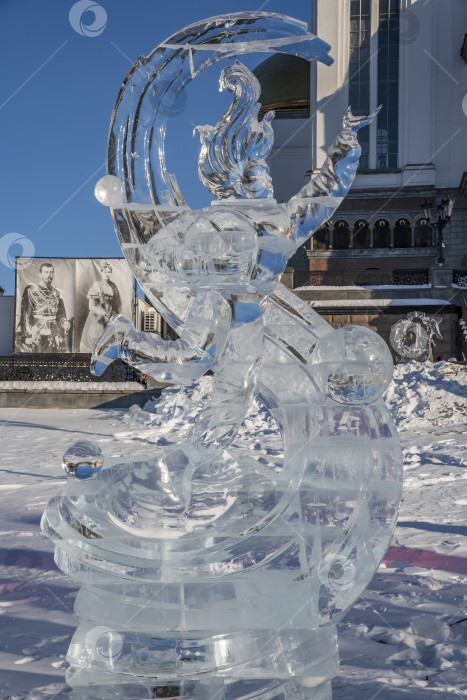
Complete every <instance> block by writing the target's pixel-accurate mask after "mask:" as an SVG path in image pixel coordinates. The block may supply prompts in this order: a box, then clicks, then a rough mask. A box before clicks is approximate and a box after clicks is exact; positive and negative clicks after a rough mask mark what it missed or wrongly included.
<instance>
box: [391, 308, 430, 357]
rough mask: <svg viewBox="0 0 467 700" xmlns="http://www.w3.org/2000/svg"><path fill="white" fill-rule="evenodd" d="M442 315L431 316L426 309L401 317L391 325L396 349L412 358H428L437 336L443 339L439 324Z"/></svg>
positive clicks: (392, 338) (404, 355) (402, 355)
mask: <svg viewBox="0 0 467 700" xmlns="http://www.w3.org/2000/svg"><path fill="white" fill-rule="evenodd" d="M442 320H443V318H442V316H433V317H432V318H430V317H429V316H427V315H426V314H425V313H424V311H410V312H409V313H408V314H407V318H401V319H400V320H399V321H397V323H395V324H394V325H393V326H392V327H391V333H390V336H389V340H390V343H391V345H392V347H393V348H394V350H395V351H396V352H397V353H398V354H399V355H400V356H401V357H404V358H406V359H410V360H420V361H424V360H427V359H428V358H429V356H430V352H431V349H432V347H433V346H434V345H435V340H434V339H435V338H438V339H442V337H443V336H442V335H441V333H440V330H439V325H440V323H441V322H442Z"/></svg>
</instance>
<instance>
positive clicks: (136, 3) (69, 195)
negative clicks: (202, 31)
mask: <svg viewBox="0 0 467 700" xmlns="http://www.w3.org/2000/svg"><path fill="white" fill-rule="evenodd" d="M74 4H75V3H74V2H71V0H70V1H69V0H41V1H40V2H38V1H37V0H2V1H1V3H0V25H1V26H2V29H3V32H2V41H1V42H0V62H1V75H2V80H1V84H0V124H1V130H2V137H3V138H2V183H1V192H2V206H1V208H0V210H1V216H0V259H1V260H2V262H0V286H2V287H3V288H4V289H5V290H6V293H7V294H13V293H14V271H13V269H12V265H11V264H10V265H9V264H8V261H7V255H9V256H10V258H13V259H14V256H15V255H21V254H22V252H23V251H22V247H21V245H20V244H12V243H11V241H12V239H14V236H12V235H10V234H18V236H23V237H25V239H26V242H27V245H28V246H29V249H30V250H28V251H26V252H28V253H29V252H30V251H31V249H32V246H33V249H34V253H35V255H38V256H43V257H47V256H51V257H62V256H63V257H67V256H76V257H94V256H95V257H114V256H119V255H120V254H121V253H120V248H119V246H118V243H117V239H116V236H115V232H114V229H113V225H112V220H111V217H110V213H109V211H108V210H107V209H106V208H105V207H103V206H102V205H100V204H99V203H98V202H97V201H96V200H95V198H94V185H95V183H96V182H97V180H98V179H99V178H100V177H102V176H103V175H104V174H105V157H106V147H107V136H108V129H109V123H110V116H111V113H112V109H113V105H114V102H115V99H116V97H117V94H118V90H119V88H120V86H121V84H122V82H123V79H124V77H125V75H126V74H127V72H128V70H129V69H130V67H131V65H132V63H133V62H134V61H135V60H136V59H137V58H138V56H141V55H147V54H148V53H149V52H150V51H151V50H152V49H153V48H154V47H155V46H157V44H159V43H160V42H161V41H163V40H164V39H166V38H167V37H169V36H170V35H171V34H173V33H174V32H175V31H177V30H178V29H181V28H182V27H184V26H186V25H188V24H191V23H192V22H195V21H197V20H199V19H203V18H205V17H211V16H214V15H217V14H222V13H224V12H238V11H240V10H255V9H263V10H265V11H268V12H279V13H283V14H287V15H290V16H293V17H296V18H297V19H301V20H304V21H306V22H307V23H308V24H309V22H310V5H311V3H310V0H287V1H286V0H266V1H265V0H252V1H251V2H247V1H245V2H236V1H235V0H232V2H224V1H222V0H221V1H220V2H219V1H218V2H214V1H213V0H201V1H200V2H197V3H194V2H189V1H188V0H178V1H177V2H170V1H166V2H162V0H152V1H150V0H132V2H129V0H102V2H99V5H100V7H101V8H103V9H102V10H101V9H99V8H97V11H98V12H99V13H100V17H99V19H100V24H99V25H98V26H97V28H96V30H95V33H94V35H93V36H83V35H82V34H79V32H78V31H76V30H75V29H74V28H73V27H72V25H71V24H70V21H69V12H70V9H71V8H72V6H73V5H74ZM96 17H97V16H95V15H94V14H93V13H92V12H90V11H88V12H87V13H84V14H82V16H81V21H82V24H81V27H83V26H89V25H91V24H92V22H93V21H94V20H95V18H96ZM76 26H77V27H78V30H79V29H80V25H79V24H77V25H76ZM81 31H82V29H81ZM266 57H267V55H265V54H263V55H258V54H256V55H255V56H252V57H251V58H248V59H243V58H242V60H245V62H246V63H247V64H248V65H250V67H251V66H252V65H255V64H256V63H258V62H259V61H260V60H264V59H265V58H266ZM221 67H222V64H221V63H218V64H217V65H216V66H213V67H212V68H211V69H209V70H207V71H205V75H203V76H202V77H201V78H198V79H197V80H196V81H194V82H193V83H192V84H191V85H190V86H189V88H188V92H187V99H186V103H185V106H184V109H183V110H182V112H181V114H180V116H178V117H176V118H173V119H171V120H170V124H169V127H168V134H167V163H168V166H169V167H168V169H169V171H172V172H175V173H176V175H177V178H178V180H179V182H180V184H181V187H182V191H183V193H184V195H185V197H186V199H187V200H188V203H189V204H190V205H191V206H195V205H196V206H200V205H206V204H208V203H209V201H210V199H211V197H210V195H209V193H207V192H205V191H204V188H202V186H201V185H200V184H199V183H198V181H197V173H196V162H197V154H198V152H199V137H198V136H197V137H196V138H193V137H192V135H191V132H192V129H193V124H195V125H197V124H205V123H209V124H215V123H216V121H217V120H218V118H219V116H220V115H221V114H222V112H223V111H224V109H225V108H226V107H227V105H228V104H229V96H228V95H224V94H219V92H218V85H217V80H218V76H219V73H220V70H221ZM23 241H24V239H23ZM7 249H8V250H7ZM5 262H6V264H5Z"/></svg>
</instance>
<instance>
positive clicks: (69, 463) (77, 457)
mask: <svg viewBox="0 0 467 700" xmlns="http://www.w3.org/2000/svg"><path fill="white" fill-rule="evenodd" d="M102 462H103V456H102V451H101V450H100V448H99V447H97V445H94V444H93V443H92V442H90V441H89V440H79V441H78V442H74V443H73V444H72V445H70V447H69V448H68V449H67V451H66V452H65V454H64V455H63V460H62V467H63V469H64V470H65V472H66V474H68V476H73V477H75V478H76V479H89V477H90V476H93V475H94V474H97V472H99V471H100V470H101V469H102Z"/></svg>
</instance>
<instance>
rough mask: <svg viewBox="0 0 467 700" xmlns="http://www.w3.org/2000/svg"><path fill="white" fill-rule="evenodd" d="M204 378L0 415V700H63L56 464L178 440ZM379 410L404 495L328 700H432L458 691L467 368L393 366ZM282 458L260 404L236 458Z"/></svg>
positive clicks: (67, 585) (63, 590) (462, 685)
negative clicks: (51, 522) (399, 456)
mask: <svg viewBox="0 0 467 700" xmlns="http://www.w3.org/2000/svg"><path fill="white" fill-rule="evenodd" d="M211 382H212V380H211V379H210V378H207V377H206V378H203V379H202V380H201V381H200V382H199V383H198V384H197V385H196V387H195V388H192V389H185V390H184V391H183V392H178V391H175V390H173V389H166V390H165V391H164V393H163V396H162V398H161V399H160V400H159V399H157V398H155V399H153V400H152V401H149V402H148V403H147V404H146V406H145V407H144V409H141V408H139V407H138V406H133V407H132V408H131V409H129V410H127V409H121V410H110V409H107V410H99V409H82V410H71V409H70V410H55V409H27V408H22V409H6V408H4V409H0V439H1V445H2V448H1V457H0V469H1V472H2V477H3V478H2V479H1V483H0V493H2V494H3V496H4V499H3V507H2V511H1V515H0V536H1V538H2V539H1V549H2V556H1V559H2V561H1V564H2V574H1V580H0V589H1V592H2V596H1V602H0V624H1V625H2V629H1V634H0V637H1V649H0V698H1V699H2V700H52V699H53V700H71V697H72V696H71V691H70V689H69V688H68V686H66V684H65V682H64V673H65V668H66V660H65V654H66V650H67V647H68V644H69V640H70V637H71V635H72V633H73V631H74V629H75V627H76V622H75V620H74V618H73V614H72V607H73V602H74V597H75V595H76V591H77V586H76V584H74V583H73V582H71V581H69V580H68V579H66V577H65V576H64V575H63V574H62V573H61V572H60V571H58V570H57V569H56V567H55V564H54V562H53V545H52V543H51V542H49V540H47V539H46V538H45V537H44V536H42V535H41V533H40V530H39V521H40V517H41V514H42V511H43V509H44V506H45V504H46V503H47V501H48V500H49V498H50V497H51V496H52V495H55V494H57V493H58V492H59V490H60V489H61V488H62V486H63V485H64V484H65V476H64V473H63V471H62V469H61V466H60V463H61V457H62V455H63V453H64V451H65V449H66V448H67V446H68V445H69V444H70V443H71V442H73V441H75V440H79V439H87V440H92V441H94V442H95V443H96V444H97V445H99V447H100V448H101V450H102V452H103V453H104V456H105V458H108V459H109V458H113V457H118V456H132V457H134V456H135V455H136V454H138V455H151V454H153V452H154V449H155V446H156V445H164V444H168V443H171V442H177V441H179V440H180V439H182V438H183V436H184V435H185V434H186V431H187V426H186V425H184V424H183V422H182V418H181V415H182V409H183V408H184V407H188V408H189V409H190V410H191V411H192V412H193V415H194V414H195V410H196V409H195V406H196V403H197V402H198V400H200V399H201V400H205V399H206V398H207V397H208V395H209V390H210V387H211ZM385 398H386V400H387V403H388V405H389V407H390V410H391V411H392V414H393V416H394V418H395V421H396V423H397V425H398V427H399V431H400V436H401V440H402V444H403V448H404V472H405V483H404V496H403V501H402V505H401V511H400V517H399V523H398V526H397V528H396V532H395V536H394V540H393V543H392V546H391V548H390V549H389V551H388V553H387V554H386V557H385V560H384V562H383V564H382V565H381V567H380V569H379V571H378V573H377V574H376V576H375V577H374V579H373V581H372V583H371V585H370V586H369V588H368V589H367V590H366V591H365V593H364V594H363V595H362V597H361V598H360V599H359V600H358V602H357V604H356V605H355V606H354V608H353V609H352V610H351V611H350V612H349V614H348V615H347V617H346V618H345V619H344V621H343V622H342V623H341V624H340V625H339V639H340V642H339V644H340V656H341V675H340V676H339V677H338V678H336V679H335V681H334V683H333V692H334V695H333V697H334V700H338V698H345V700H357V699H358V700H375V699H376V698H378V700H396V699H397V700H399V698H407V700H433V699H434V698H436V699H437V698H440V699H442V698H459V697H464V696H465V695H467V677H466V673H465V668H466V666H467V610H466V607H467V587H466V583H467V526H466V524H465V507H466V505H467V461H466V456H465V445H466V442H467V432H466V422H467V421H466V415H467V410H466V409H467V368H466V367H465V366H463V365H459V364H454V363H449V362H440V363H435V364H431V363H417V362H410V363H408V364H405V365H398V366H397V367H396V369H395V378H394V382H393V384H392V385H391V387H390V388H389V390H388V392H387V394H386V397H385ZM234 449H238V450H249V454H250V456H253V457H255V458H256V459H259V460H261V461H263V462H265V463H269V462H271V463H274V461H276V460H278V459H280V458H281V453H282V445H281V442H280V439H279V436H278V434H277V431H276V426H275V423H274V421H273V420H272V419H271V418H270V417H269V415H268V414H267V412H266V411H265V409H264V408H263V407H262V406H261V405H260V404H258V403H255V404H254V405H253V406H252V408H251V410H250V412H249V414H248V416H247V418H246V419H245V422H244V424H243V425H242V427H241V429H240V431H239V435H238V438H237V440H236V443H235V448H234Z"/></svg>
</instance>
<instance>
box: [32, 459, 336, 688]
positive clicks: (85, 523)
mask: <svg viewBox="0 0 467 700" xmlns="http://www.w3.org/2000/svg"><path fill="white" fill-rule="evenodd" d="M245 461H248V462H251V466H253V465H256V468H258V465H257V463H256V462H254V461H253V460H248V459H247V458H245ZM114 462H115V460H114ZM226 463H227V465H228V459H227V460H226ZM160 464H161V458H160V457H159V458H157V459H154V460H151V461H149V462H148V461H145V460H141V461H135V462H129V463H118V462H117V463H111V462H110V461H107V462H106V464H105V468H104V469H103V470H102V471H101V472H100V473H99V474H97V475H96V477H95V478H93V479H90V480H87V481H78V480H71V479H70V480H69V481H68V482H67V486H66V489H65V493H64V494H63V495H62V496H59V497H57V498H55V499H53V500H52V501H51V502H50V503H49V505H48V506H47V509H46V511H45V513H44V516H43V521H42V528H43V530H44V532H45V533H46V534H47V535H48V536H49V537H51V539H53V540H54V541H55V545H56V551H55V560H56V563H57V565H58V566H59V567H60V569H62V571H64V572H65V573H66V574H67V575H68V576H70V577H71V578H72V579H74V580H75V581H77V582H79V583H81V588H80V590H79V592H78V595H77V598H76V602H75V615H76V617H77V618H78V620H79V622H80V624H79V627H78V629H77V630H76V632H75V634H74V636H73V638H72V641H71V644H70V647H69V650H68V655H67V660H68V662H69V663H70V668H69V669H68V671H67V683H68V684H69V685H70V686H71V688H72V689H73V691H74V693H73V698H74V700H91V699H92V700H94V699H95V700H106V699H107V698H112V699H113V698H125V699H126V698H128V699H129V698H132V699H134V698H157V697H164V698H172V697H173V698H180V697H192V698H200V700H201V699H203V700H204V699H205V700H212V699H213V698H216V700H218V699H219V700H220V698H225V699H229V700H230V699H231V700H237V699H240V698H243V697H245V698H246V697H248V698H254V697H261V698H263V699H264V700H276V699H277V700H279V699H280V700H283V699H284V698H286V697H287V698H288V697H291V696H293V697H294V700H300V698H303V700H305V698H306V699H307V700H330V699H331V697H332V694H331V679H332V678H333V677H334V676H336V675H337V674H338V651H337V638H336V628H335V626H334V625H331V626H329V627H327V628H324V629H313V628H310V624H312V619H313V617H314V616H315V615H316V612H315V611H313V607H314V605H313V603H312V601H311V600H310V591H309V589H308V587H307V586H306V585H305V586H304V585H303V581H300V582H298V585H297V584H295V585H296V586H297V589H298V590H297V593H296V595H293V596H289V597H288V598H287V599H286V600H285V601H284V599H283V589H284V585H286V582H287V581H289V582H290V578H291V576H290V571H288V570H281V569H276V570H274V567H271V571H270V575H269V576H267V577H266V578H265V577H264V570H263V569H261V568H259V569H258V571H257V572H255V563H254V561H253V560H252V556H253V555H252V552H253V551H254V547H253V544H252V540H251V537H244V538H243V539H244V541H245V544H244V545H242V546H241V549H242V550H243V553H241V552H240V553H239V556H237V557H236V556H235V551H233V550H235V547H237V549H238V547H239V544H238V533H239V521H238V520H237V519H236V518H235V512H236V511H235V508H236V505H235V503H233V502H231V501H230V500H229V499H227V502H226V503H225V504H224V509H223V510H224V511H229V514H228V516H226V522H228V526H227V529H228V530H230V533H227V532H226V531H224V537H221V538H216V537H213V536H212V534H211V533H210V528H209V523H208V527H207V529H206V527H199V526H198V530H197V531H196V530H194V531H193V532H191V533H189V534H188V535H187V534H186V533H185V536H184V537H183V538H182V539H179V537H178V535H179V534H180V533H179V531H178V527H177V525H176V522H177V521H175V522H172V521H170V520H169V521H167V522H165V523H162V524H163V525H164V524H165V526H166V530H165V532H166V533H170V527H171V526H173V527H174V531H173V533H172V537H171V536H170V534H169V536H168V537H166V538H165V539H162V537H161V535H162V532H163V530H162V529H159V530H158V529H157V527H155V529H154V528H153V529H152V531H151V532H150V528H147V529H146V530H144V527H143V528H141V522H140V521H138V526H137V527H135V529H134V531H132V530H133V528H132V527H131V518H130V519H128V518H127V520H126V521H124V520H123V519H122V517H121V515H122V513H123V512H124V505H125V504H124V496H125V493H129V492H131V494H132V497H135V493H137V491H138V490H137V488H136V487H137V486H139V487H140V491H139V496H140V499H139V502H138V503H136V502H135V501H133V502H132V503H131V504H130V507H129V509H128V513H129V514H130V515H131V512H132V509H133V508H136V509H138V508H139V509H140V510H139V513H140V514H141V508H142V507H143V506H146V507H147V506H148V503H149V500H150V499H149V493H150V489H148V484H149V483H157V482H158V479H157V478H156V479H154V474H156V475H157V473H158V469H159V470H160ZM245 466H246V465H245V464H242V465H241V469H239V472H240V471H243V470H244V469H245ZM237 468H238V464H237ZM148 475H149V476H150V479H149V482H148V481H147V479H145V477H147V476H148ZM202 478H203V483H206V474H203V477H202ZM230 481H233V482H234V481H235V472H234V471H232V472H231V473H230ZM192 483H193V482H192ZM130 487H131V488H130ZM245 488H246V486H245V482H244V478H243V481H240V482H239V485H238V486H235V487H234V490H235V492H236V493H237V495H238V498H237V500H238V501H239V502H240V504H242V508H241V512H242V518H241V521H242V529H243V530H244V528H245V525H247V524H248V521H249V519H250V518H251V517H252V516H251V514H248V513H247V512H245V509H246V510H247V511H248V510H250V511H251V510H253V511H255V510H256V513H255V514H254V516H253V517H254V519H255V520H258V517H260V515H261V507H259V513H258V504H256V507H255V508H252V507H251V505H248V504H247V505H248V507H246V505H245V499H244V498H243V491H244V489H245ZM242 489H243V490H242ZM152 495H153V496H154V497H155V499H154V500H155V501H157V498H158V497H157V493H153V494H152ZM145 497H146V498H145ZM136 500H138V499H136ZM144 501H146V502H145V503H144ZM126 505H129V504H128V503H127V504H126ZM270 505H271V501H270V499H269V501H268V502H267V504H266V505H265V508H266V507H268V508H269V507H270ZM206 511H207V512H209V503H207V504H206ZM221 511H222V508H221ZM156 512H157V508H156V507H154V508H153V510H152V513H153V515H154V513H156ZM223 515H224V513H223V512H220V513H218V517H219V520H220V521H222V516H223ZM142 520H143V521H145V522H146V524H147V523H148V522H149V521H148V519H147V518H146V519H145V518H142ZM243 521H244V522H243ZM217 524H219V523H217ZM283 529H284V532H286V531H287V529H289V528H288V526H287V525H285V524H284V525H283ZM229 534H230V535H231V536H233V537H235V542H233V537H228V535H229ZM217 539H219V542H218V543H217V544H216V540H217ZM258 541H259V539H258V533H256V535H255V539H254V543H257V542H258ZM248 542H249V544H248ZM220 544H221V545H222V546H220ZM276 544H277V543H276ZM245 545H246V546H245ZM263 549H264V547H263ZM248 550H250V552H249V553H248ZM210 553H211V558H210V556H209V554H210ZM256 554H257V555H258V552H257V550H256ZM262 556H263V557H264V553H263V555H262ZM236 561H237V564H235V562H236ZM229 567H230V569H231V574H230V575H229ZM235 568H237V570H238V571H240V570H246V571H248V569H250V571H249V575H248V577H247V580H246V579H245V577H243V576H240V577H235V576H232V573H234V569H235ZM315 624H316V618H315Z"/></svg>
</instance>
